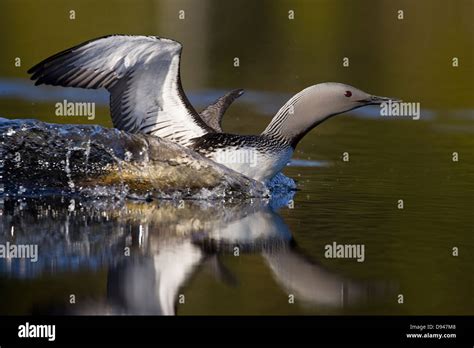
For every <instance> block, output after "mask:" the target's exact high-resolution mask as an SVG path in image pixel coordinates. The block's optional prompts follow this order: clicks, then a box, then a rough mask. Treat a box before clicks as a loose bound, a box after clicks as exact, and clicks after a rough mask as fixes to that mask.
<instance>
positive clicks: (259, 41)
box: [0, 0, 474, 315]
mask: <svg viewBox="0 0 474 348" xmlns="http://www.w3.org/2000/svg"><path fill="white" fill-rule="evenodd" d="M473 7H474V5H473V2H472V1H458V2H456V7H449V5H448V4H446V2H444V1H417V2H416V3H414V2H412V1H400V2H397V3H396V4H395V3H393V2H391V1H361V2H357V3H355V2H350V1H337V2H333V1H314V2H310V1H291V2H286V1H260V2H254V1H232V2H230V1H224V2H220V1H199V2H197V1H196V2H195V1H177V2H175V1H173V2H172V1H133V2H132V1H116V2H100V3H97V2H92V1H81V2H80V3H77V2H76V1H48V2H45V1H30V0H22V1H12V0H7V1H3V2H2V4H1V5H0V18H1V19H2V20H1V21H0V27H2V28H1V29H2V35H1V36H0V44H1V46H2V54H1V56H0V63H1V64H0V117H5V118H10V119H17V118H34V119H39V120H41V121H44V122H51V123H63V124H66V123H80V124H88V125H93V124H99V125H102V126H106V127H110V126H111V122H110V119H109V116H108V107H107V103H108V99H107V94H106V93H104V92H102V91H84V90H75V89H65V88H60V87H45V86H41V87H34V86H33V83H31V82H29V81H28V80H27V78H28V76H27V74H26V70H27V69H28V68H29V67H31V66H32V65H34V64H35V63H37V62H38V61H40V60H41V59H44V58H45V57H47V56H49V55H52V54H53V53H56V52H57V51H60V50H63V49H65V48H67V47H70V46H73V45H75V44H78V43H80V42H82V41H85V40H88V39H91V38H94V37H98V36H102V35H106V34H110V33H127V34H146V35H159V36H164V37H170V38H173V39H176V40H179V41H181V42H182V43H183V45H184V50H183V57H182V79H183V85H184V88H185V90H186V91H187V93H188V95H189V96H190V99H191V102H192V103H193V105H195V106H196V107H197V108H202V107H203V106H205V105H206V104H207V103H209V102H211V101H212V100H213V99H214V98H216V97H218V96H219V95H221V94H223V93H225V92H226V91H228V90H231V89H234V88H244V89H245V90H246V94H244V96H242V97H241V98H239V99H238V100H237V101H236V102H235V105H233V106H232V107H231V108H230V109H229V111H228V112H227V114H226V116H225V118H224V124H223V128H224V130H225V131H226V132H229V133H239V134H258V133H259V132H261V131H262V130H263V129H264V128H265V126H266V125H267V124H268V122H269V121H270V118H271V116H272V115H273V114H275V113H276V111H277V110H278V108H279V107H280V106H282V105H283V104H284V103H285V102H286V100H287V99H288V98H290V97H291V96H292V95H293V94H295V93H297V92H298V91H300V90H302V89H303V88H305V87H307V86H309V85H312V84H315V83H318V82H323V81H338V82H343V83H348V84H351V85H354V86H356V87H358V88H361V89H363V90H365V91H367V92H369V93H373V94H376V95H386V96H393V97H398V98H401V99H403V100H404V101H410V102H419V103H420V104H421V117H420V119H419V120H413V119H412V118H410V117H381V116H379V109H378V108H375V107H368V108H362V109H358V110H355V111H354V112H349V113H346V114H344V115H340V116H337V117H335V118H333V119H331V120H329V121H328V122H326V123H324V124H322V125H320V126H318V127H317V128H316V129H315V130H313V131H312V132H311V133H310V134H309V135H307V136H306V137H305V139H304V140H303V141H302V142H301V143H300V144H299V146H298V149H297V151H296V153H295V155H294V159H296V160H298V161H294V162H293V164H292V165H290V166H288V167H287V168H286V169H285V171H284V173H285V175H287V176H288V177H291V178H293V179H295V180H296V181H297V184H298V191H297V192H295V193H294V195H293V193H289V194H287V195H284V196H283V197H278V198H274V199H273V200H267V199H253V200H240V201H233V202H222V201H202V200H201V201H199V200H198V201H185V202H184V204H183V203H182V202H177V201H164V200H160V201H156V200H155V201H153V202H142V201H136V200H130V199H124V200H117V199H112V198H102V199H95V200H84V201H80V200H79V201H78V200H77V199H76V200H75V201H74V204H73V205H72V206H71V204H72V203H71V198H70V197H58V196H54V197H16V198H14V199H13V198H8V197H3V198H4V204H3V208H2V210H1V211H2V216H1V217H0V244H5V243H6V242H11V243H20V242H21V243H24V244H29V243H34V244H37V245H38V247H39V249H38V251H39V253H38V262H35V263H32V262H30V261H29V260H20V261H19V260H14V259H10V260H8V259H0V271H1V273H0V299H1V300H0V314H28V313H71V314H86V313H97V314H106V313H129V314H177V315H196V314H204V315H207V314H211V315H212V314H263V315H285V314H337V315H339V314H389V315H392V314H409V315H423V314H440V315H441V314H470V315H472V314H474V297H473V296H472V295H473V293H474V281H473V280H474V279H473V277H474V276H473V274H474V256H473V255H474V254H473V250H474V237H473V232H474V230H473V226H474V214H473V210H474V209H473V202H474V180H473V174H474V154H473V146H474V137H473V135H474V98H473V96H474V89H473V87H472V77H473V76H474V74H473V73H474V71H473V67H472V63H473V58H474V57H473V50H472V47H473V45H474V35H473V34H474V24H473V22H472V18H471V17H472V16H471V15H470V14H472V12H473ZM71 9H73V10H75V13H76V18H75V19H74V20H71V19H69V15H70V13H69V11H70V10H71ZM183 9H184V10H185V13H186V16H185V19H184V20H180V19H179V18H178V13H179V11H180V10H183ZM400 9H403V10H404V19H403V20H399V19H397V13H398V12H397V11H398V10H400ZM289 10H294V11H295V19H294V20H290V19H288V11H289ZM65 33H67V35H65ZM15 57H19V58H21V65H20V66H19V67H16V66H15ZM235 57H238V58H239V61H240V66H239V67H235V66H234V58H235ZM344 57H349V58H350V65H349V67H344V66H343V64H342V62H343V58H344ZM453 57H457V58H458V61H459V64H458V66H456V67H454V66H453V65H452V62H453V61H452V59H453ZM64 99H67V100H72V101H74V100H79V101H94V102H96V118H95V119H93V120H88V119H87V118H70V117H68V118H66V117H58V116H55V103H58V102H62V101H63V100H64ZM453 153H456V154H457V161H455V160H453V156H455V155H453ZM347 156H348V160H346V161H345V160H344V159H345V158H346V159H347ZM2 180H14V178H3V179H2ZM400 200H403V209H400V202H399V201H400ZM333 242H336V243H337V244H358V245H364V250H365V258H364V261H363V262H357V260H356V259H347V258H346V259H338V258H327V257H325V250H326V246H327V245H332V243H333ZM127 248H128V249H127ZM236 248H237V249H236ZM453 248H457V249H453ZM453 250H456V251H457V252H455V251H453ZM125 251H130V256H126V255H125ZM453 253H454V254H455V255H457V256H453ZM71 295H74V296H75V304H71V303H70V299H71V297H70V296H71ZM399 295H403V303H399Z"/></svg>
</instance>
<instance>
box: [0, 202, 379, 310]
mask: <svg viewBox="0 0 474 348" xmlns="http://www.w3.org/2000/svg"><path fill="white" fill-rule="evenodd" d="M290 199H292V194H289V195H286V196H284V197H279V199H277V198H275V199H273V200H271V201H269V200H262V199H259V200H250V201H238V202H226V203H216V202H212V203H209V202H206V201H186V202H184V203H183V201H181V202H173V201H167V202H149V203H144V202H134V201H126V202H117V201H103V200H101V201H82V202H75V201H74V200H65V199H64V198H58V199H53V198H50V199H43V200H26V201H24V202H22V203H18V202H13V201H9V200H7V201H6V202H5V207H4V216H3V219H2V222H3V223H2V224H1V228H0V242H1V243H2V244H5V243H6V242H7V241H9V242H10V243H15V244H38V248H39V259H38V262H36V263H32V262H30V261H28V260H25V259H10V260H0V270H1V271H2V273H6V275H7V276H8V277H44V276H45V275H46V274H50V273H53V274H57V273H61V272H75V271H79V270H81V269H93V270H97V269H99V268H104V267H105V269H107V291H106V294H107V295H106V298H105V299H103V300H101V301H97V300H94V301H92V300H91V301H89V302H88V303H84V301H82V302H81V304H80V305H76V306H74V307H73V308H74V310H73V311H71V310H70V308H71V307H68V309H67V310H64V309H58V308H53V309H52V310H53V312H56V313H57V312H59V313H69V314H156V315H160V314H163V315H174V314H176V312H177V310H176V308H177V303H178V301H179V296H180V290H181V289H183V287H185V286H186V284H187V282H188V281H189V279H190V278H191V277H192V276H193V274H195V273H196V271H197V270H198V268H200V267H206V268H209V269H210V270H211V271H212V274H214V276H215V277H216V278H217V279H219V280H220V281H222V282H224V283H225V284H227V285H230V286H237V285H238V286H244V284H240V283H239V279H238V277H237V276H236V275H234V274H233V273H232V272H231V271H230V270H229V269H227V268H226V266H225V265H224V264H223V263H222V262H221V257H222V256H224V255H226V254H233V253H235V252H236V250H237V249H236V248H238V251H239V253H240V254H241V255H243V254H246V253H253V254H261V255H262V256H263V258H264V260H265V261H266V263H267V264H268V266H269V268H270V269H271V271H272V274H273V276H274V278H275V280H276V281H277V283H278V284H280V285H281V287H282V289H283V290H285V291H287V293H292V294H294V296H295V298H297V299H298V301H299V303H303V304H306V305H309V304H312V305H322V306H330V307H342V306H347V305H354V304H357V303H360V302H367V300H369V298H370V297H373V295H374V294H375V295H378V294H382V293H383V292H385V288H386V287H385V285H383V284H375V283H374V282H370V283H369V282H360V281H354V280H350V279H347V278H346V277H344V276H342V275H339V274H336V273H334V272H332V271H331V270H329V269H327V268H325V267H323V266H321V265H319V264H318V263H316V262H315V261H314V260H312V259H310V258H308V257H307V256H305V255H303V254H302V253H301V252H300V251H299V249H298V247H296V246H295V244H296V243H295V241H294V240H293V237H292V234H291V232H290V230H289V229H288V226H287V225H286V224H285V222H284V221H283V219H282V218H281V217H280V216H279V215H278V214H277V213H276V211H277V210H278V208H279V207H281V206H283V205H284V204H286V203H288V201H289V200H290ZM58 226H60V227H58ZM12 229H13V230H14V233H11V231H12ZM50 310H51V309H49V310H48V312H49V311H50Z"/></svg>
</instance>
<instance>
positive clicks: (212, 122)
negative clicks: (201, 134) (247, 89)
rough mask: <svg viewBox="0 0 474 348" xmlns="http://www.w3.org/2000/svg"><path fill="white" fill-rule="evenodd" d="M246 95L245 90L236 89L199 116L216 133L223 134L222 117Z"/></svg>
mask: <svg viewBox="0 0 474 348" xmlns="http://www.w3.org/2000/svg"><path fill="white" fill-rule="evenodd" d="M242 94H244V90H243V89H234V90H233V91H230V92H228V93H227V94H225V95H223V96H222V97H220V98H219V99H217V100H216V101H215V102H214V103H212V104H211V105H209V106H207V107H206V108H205V109H204V110H202V111H201V112H200V113H199V115H200V116H201V118H202V120H203V121H204V122H205V123H206V124H207V125H208V126H209V127H211V128H212V129H213V130H214V131H215V132H218V133H222V117H223V116H224V113H225V112H226V110H227V109H228V108H229V106H230V104H232V103H233V102H234V100H235V99H237V98H238V97H240V96H241V95H242Z"/></svg>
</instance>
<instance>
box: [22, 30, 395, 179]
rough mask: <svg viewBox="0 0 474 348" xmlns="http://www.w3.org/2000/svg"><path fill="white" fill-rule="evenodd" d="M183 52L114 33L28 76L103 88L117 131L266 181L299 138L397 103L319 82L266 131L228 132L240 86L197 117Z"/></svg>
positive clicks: (171, 44)
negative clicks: (347, 116) (331, 121)
mask: <svg viewBox="0 0 474 348" xmlns="http://www.w3.org/2000/svg"><path fill="white" fill-rule="evenodd" d="M181 51H182V45H181V44H180V43H179V42H177V41H174V40H171V39H166V38H160V37H156V36H134V35H109V36H104V37H100V38H97V39H93V40H90V41H86V42H84V43H82V44H79V45H77V46H74V47H72V48H69V49H67V50H65V51H62V52H59V53H57V54H55V55H53V56H51V57H49V58H46V59H45V60H43V61H42V62H40V63H38V64H37V65H35V66H34V67H32V68H31V69H30V70H28V73H29V74H31V75H32V76H31V79H32V80H35V81H36V82H35V85H40V84H47V85H54V86H65V87H80V88H91V89H98V88H105V89H107V90H108V91H109V93H110V112H111V116H112V123H113V126H114V127H115V128H117V129H120V130H123V131H126V132H130V133H145V134H150V135H154V136H158V137H162V138H165V139H168V140H170V141H173V142H175V143H178V144H180V145H182V146H185V147H188V148H191V149H193V150H194V151H196V152H198V153H200V154H202V155H204V156H206V157H208V158H210V159H212V160H214V161H216V162H218V163H221V164H223V165H225V166H227V167H229V168H231V169H233V170H235V171H237V172H240V173H241V174H244V175H246V176H247V177H250V178H252V179H255V180H257V181H262V182H266V181H268V180H270V179H271V178H273V177H274V176H275V175H276V174H277V173H279V172H280V171H281V170H282V169H283V168H284V167H285V166H286V164H287V163H288V162H289V160H290V159H291V157H292V154H293V152H294V150H295V148H296V146H297V144H298V142H299V141H300V140H301V139H302V138H303V137H304V136H305V135H306V134H307V133H308V132H309V131H310V130H312V129H313V128H314V127H316V126H317V125H319V124H320V123H322V122H323V121H325V120H327V119H328V118H330V117H332V116H335V115H338V114H341V113H344V112H346V111H349V110H353V109H356V108H359V107H362V106H366V105H373V104H381V103H384V102H388V101H390V100H391V101H393V102H397V101H398V100H396V99H392V98H387V97H378V96H374V95H370V94H368V93H366V92H363V91H361V90H359V89H357V88H355V87H352V86H349V85H345V84H342V83H336V82H326V83H319V84H316V85H313V86H310V87H308V88H306V89H304V90H302V91H301V92H299V93H297V94H296V95H295V96H293V97H292V98H291V99H290V100H289V101H288V102H287V103H286V104H285V105H284V106H283V107H282V108H281V109H280V110H279V111H278V112H277V114H276V115H275V116H274V117H273V119H272V121H271V122H270V124H269V125H268V127H267V128H266V129H265V130H264V131H263V133H261V134H260V135H237V134H228V133H222V129H221V125H220V120H221V119H222V115H223V113H224V112H225V110H226V109H227V107H228V106H229V105H230V104H231V103H232V102H233V101H234V100H235V99H236V98H237V97H239V96H240V95H241V94H242V91H241V90H235V91H232V92H230V93H228V94H227V95H225V96H223V97H222V98H220V99H219V100H217V101H216V102H215V103H214V104H212V105H210V106H209V107H208V108H207V109H206V110H204V111H203V112H202V113H201V114H199V113H198V112H197V111H196V110H195V109H194V107H193V106H192V105H191V103H190V102H189V100H188V98H187V97H186V94H185V93H184V90H183V87H182V85H181V75H180V59H181Z"/></svg>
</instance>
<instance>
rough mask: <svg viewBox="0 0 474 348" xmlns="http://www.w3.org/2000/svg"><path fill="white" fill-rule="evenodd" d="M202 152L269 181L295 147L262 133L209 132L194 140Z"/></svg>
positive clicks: (238, 169)
mask: <svg viewBox="0 0 474 348" xmlns="http://www.w3.org/2000/svg"><path fill="white" fill-rule="evenodd" d="M191 147H192V148H193V149H194V150H195V151H196V152H198V153H200V154H202V155H204V156H205V157H208V158H210V159H212V160H213V161H215V162H217V163H220V164H223V165H225V166H226V167H229V168H231V169H233V170H235V171H237V172H239V173H242V174H244V175H246V176H248V177H250V178H253V179H255V180H258V181H267V180H269V179H271V178H272V177H273V176H274V175H275V174H276V173H278V172H280V171H281V170H282V169H283V168H284V167H285V166H286V164H287V163H288V162H289V161H290V159H291V156H292V155H293V148H292V147H291V146H290V145H289V144H288V143H285V142H282V141H280V140H278V139H273V138H271V137H268V136H262V135H238V134H228V133H208V134H205V135H203V136H202V137H199V138H196V139H194V140H193V142H192V145H191Z"/></svg>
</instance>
